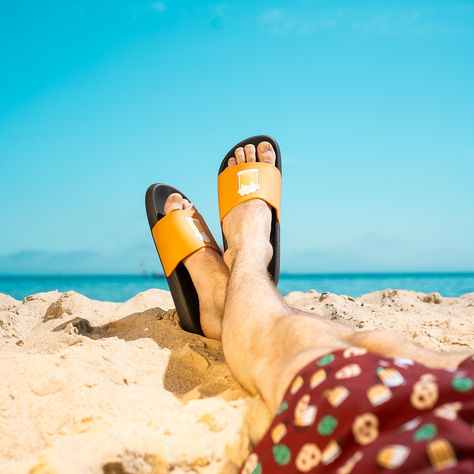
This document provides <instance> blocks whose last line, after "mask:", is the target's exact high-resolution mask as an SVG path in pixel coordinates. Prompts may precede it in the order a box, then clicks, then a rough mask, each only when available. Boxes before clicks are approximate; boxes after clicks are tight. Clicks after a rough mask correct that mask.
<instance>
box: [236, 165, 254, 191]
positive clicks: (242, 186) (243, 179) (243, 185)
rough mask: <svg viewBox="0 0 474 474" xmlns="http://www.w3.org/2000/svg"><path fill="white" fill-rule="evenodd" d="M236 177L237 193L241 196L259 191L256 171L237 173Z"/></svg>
mask: <svg viewBox="0 0 474 474" xmlns="http://www.w3.org/2000/svg"><path fill="white" fill-rule="evenodd" d="M237 175H238V177H239V190H238V191H237V192H238V193H239V194H240V195H241V196H246V195H247V194H250V193H254V192H255V191H257V189H260V185H259V184H258V169H249V170H244V171H239V172H238V173H237Z"/></svg>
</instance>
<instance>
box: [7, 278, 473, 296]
mask: <svg viewBox="0 0 474 474" xmlns="http://www.w3.org/2000/svg"><path fill="white" fill-rule="evenodd" d="M150 288H160V289H163V290H167V289H168V285H167V283H166V279H156V278H152V277H142V276H135V275H124V276H118V275H105V276H98V275H94V276H82V275H80V276H79V275H78V276H19V275H18V276H17V275H15V276H0V293H6V294H8V295H10V296H13V297H14V298H16V299H18V300H22V299H23V298H25V297H26V296H29V295H32V294H34V293H39V292H43V291H54V290H58V291H60V292H65V291H71V290H73V291H76V292H78V293H81V294H83V295H85V296H87V297H88V298H91V299H95V300H101V301H116V302H122V301H126V300H128V299H130V298H132V297H133V296H135V295H136V294H137V293H140V292H142V291H146V290H148V289H150ZM385 288H391V289H402V290H414V291H419V292H422V293H431V292H434V291H436V292H438V293H440V294H441V295H442V296H460V295H463V294H465V293H471V292H474V273H403V274H402V273H390V274H337V275H287V274H282V275H280V282H279V284H278V289H279V290H280V292H281V293H282V294H283V295H286V294H288V293H290V292H291V291H303V292H306V291H309V290H311V289H314V290H316V291H318V292H319V293H324V292H329V293H336V294H345V295H349V296H353V297H357V296H360V295H363V294H365V293H370V292H371V291H377V290H383V289H385Z"/></svg>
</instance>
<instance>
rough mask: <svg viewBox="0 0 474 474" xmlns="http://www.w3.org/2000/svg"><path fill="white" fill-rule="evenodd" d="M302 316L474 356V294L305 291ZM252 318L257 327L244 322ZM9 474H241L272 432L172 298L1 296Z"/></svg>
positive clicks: (266, 417)
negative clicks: (183, 320) (186, 326)
mask: <svg viewBox="0 0 474 474" xmlns="http://www.w3.org/2000/svg"><path fill="white" fill-rule="evenodd" d="M285 299H286V301H287V302H288V303H289V304H290V305H291V306H294V307H297V308H300V309H303V310H307V311H310V312H314V313H318V314H322V315H324V316H325V317H327V318H329V319H332V320H337V321H340V322H342V323H344V324H347V325H349V326H351V327H353V328H356V329H358V330H367V329H386V330H388V331H393V332H396V333H399V334H403V335H404V336H406V337H407V338H409V339H410V340H413V341H415V342H417V343H419V344H421V345H423V346H425V347H428V348H431V349H436V350H440V351H469V350H471V351H474V293H469V294H467V295H464V296H461V297H459V298H446V297H441V296H440V295H439V294H437V293H430V294H423V293H416V292H413V291H401V290H390V289H387V290H384V291H378V292H374V293H369V294H367V295H364V296H361V297H360V298H352V297H348V296H343V295H333V294H323V295H321V294H320V293H317V292H316V291H309V292H308V293H300V292H293V293H290V294H289V295H287V296H286V297H285ZM242 317H245V315H242ZM0 379H1V383H0V439H1V443H0V472H2V473H3V474H5V473H11V474H13V473H14V474H22V473H25V474H26V473H31V474H46V473H48V474H55V473H71V474H72V473H74V474H75V473H78V474H79V473H109V474H112V473H114V474H118V473H127V474H135V473H136V474H138V473H140V474H145V473H173V474H178V473H185V472H186V473H189V472H196V473H202V474H211V473H216V474H217V473H219V474H226V473H234V472H237V471H238V466H240V465H241V463H242V462H243V460H244V459H245V457H246V456H247V455H248V453H249V452H250V450H251V447H252V444H253V443H256V442H258V440H259V439H260V438H261V436H262V435H263V433H264V432H265V430H266V428H267V427H268V424H269V422H270V414H269V413H268V411H267V410H266V408H265V405H264V404H263V402H262V401H261V400H260V399H259V397H252V396H250V395H249V393H248V392H246V391H245V390H244V389H243V388H242V387H241V386H240V385H239V384H238V382H237V381H236V380H235V379H234V378H233V376H232V375H231V373H230V371H229V369H228V367H227V365H226V363H225V360H224V357H223V353H222V348H221V344H220V342H218V341H214V340H210V339H206V338H204V337H200V336H197V335H194V334H190V333H187V332H185V331H183V330H182V329H181V328H180V326H179V320H178V318H177V315H176V312H175V310H174V306H173V302H172V299H171V296H170V293H169V292H167V291H162V290H149V291H146V292H144V293H140V294H138V295H137V296H135V297H134V298H132V299H130V300H129V301H127V302H125V303H109V302H101V301H94V300H90V299H88V298H86V297H85V296H83V295H81V294H78V293H74V292H67V293H59V292H57V291H56V292H48V293H38V294H36V295H32V296H30V297H28V298H26V299H24V300H23V301H17V300H15V299H13V298H12V297H10V296H8V295H3V294H0Z"/></svg>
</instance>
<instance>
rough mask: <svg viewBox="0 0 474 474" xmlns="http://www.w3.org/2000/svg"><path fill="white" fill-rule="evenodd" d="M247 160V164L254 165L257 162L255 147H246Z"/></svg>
mask: <svg viewBox="0 0 474 474" xmlns="http://www.w3.org/2000/svg"><path fill="white" fill-rule="evenodd" d="M244 150H245V158H246V161H247V163H252V162H254V161H257V156H256V152H255V146H254V145H250V144H249V145H245V148H244Z"/></svg>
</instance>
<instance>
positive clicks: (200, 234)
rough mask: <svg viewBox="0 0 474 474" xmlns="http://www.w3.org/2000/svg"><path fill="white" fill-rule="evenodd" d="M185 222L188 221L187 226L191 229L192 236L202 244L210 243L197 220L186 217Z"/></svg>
mask: <svg viewBox="0 0 474 474" xmlns="http://www.w3.org/2000/svg"><path fill="white" fill-rule="evenodd" d="M186 220H187V221H188V224H189V226H190V227H191V229H193V231H194V235H195V236H196V237H197V238H198V239H201V240H202V241H203V242H207V243H210V242H211V239H210V238H209V237H208V236H207V234H206V232H205V231H204V229H203V228H202V225H201V223H200V222H199V220H198V219H194V218H193V217H186Z"/></svg>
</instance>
